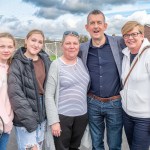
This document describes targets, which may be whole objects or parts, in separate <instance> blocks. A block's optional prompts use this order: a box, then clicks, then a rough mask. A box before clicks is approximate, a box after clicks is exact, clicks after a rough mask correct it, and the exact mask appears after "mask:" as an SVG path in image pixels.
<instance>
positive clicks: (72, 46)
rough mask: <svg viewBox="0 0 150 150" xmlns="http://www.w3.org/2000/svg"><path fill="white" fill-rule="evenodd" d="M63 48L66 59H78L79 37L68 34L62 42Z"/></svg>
mask: <svg viewBox="0 0 150 150" xmlns="http://www.w3.org/2000/svg"><path fill="white" fill-rule="evenodd" d="M62 50H63V56H64V58H65V59H66V60H74V59H76V57H77V55H78V52H79V38H78V37H77V36H74V35H66V36H65V37H64V40H63V43H62Z"/></svg>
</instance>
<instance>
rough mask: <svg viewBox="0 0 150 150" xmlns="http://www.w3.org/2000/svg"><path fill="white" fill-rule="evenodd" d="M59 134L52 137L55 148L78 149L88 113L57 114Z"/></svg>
mask: <svg viewBox="0 0 150 150" xmlns="http://www.w3.org/2000/svg"><path fill="white" fill-rule="evenodd" d="M59 119H60V126H61V130H62V132H61V136H60V137H54V142H55V147H56V150H78V149H79V146H80V143H81V139H82V136H83V134H84V131H85V128H86V125H87V122H88V115H87V114H84V115H82V116H76V117H68V116H64V115H59Z"/></svg>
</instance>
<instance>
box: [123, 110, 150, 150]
mask: <svg viewBox="0 0 150 150" xmlns="http://www.w3.org/2000/svg"><path fill="white" fill-rule="evenodd" d="M123 124H124V129H125V133H126V136H127V140H128V144H129V147H130V150H148V149H149V146H150V118H136V117H132V116H129V115H127V114H126V113H125V112H123Z"/></svg>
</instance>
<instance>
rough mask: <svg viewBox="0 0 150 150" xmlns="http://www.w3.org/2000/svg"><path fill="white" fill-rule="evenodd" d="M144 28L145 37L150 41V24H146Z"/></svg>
mask: <svg viewBox="0 0 150 150" xmlns="http://www.w3.org/2000/svg"><path fill="white" fill-rule="evenodd" d="M144 28H145V31H144V35H145V37H146V38H147V39H148V40H149V41H150V24H145V26H144Z"/></svg>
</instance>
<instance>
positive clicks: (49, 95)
mask: <svg viewBox="0 0 150 150" xmlns="http://www.w3.org/2000/svg"><path fill="white" fill-rule="evenodd" d="M58 98H59V63H58V60H55V61H53V62H52V64H51V66H50V69H49V73H48V78H47V84H46V91H45V105H46V114H47V132H46V145H47V146H46V147H47V148H46V150H55V146H54V140H53V136H52V133H51V129H50V126H51V125H52V124H54V123H57V122H60V120H59V116H58ZM85 133H86V134H85V135H84V136H83V137H84V138H83V139H82V144H81V145H83V146H84V147H87V148H89V147H90V146H91V145H90V143H91V142H89V141H90V140H91V139H90V137H89V129H88V127H87V128H86V130H85Z"/></svg>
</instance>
